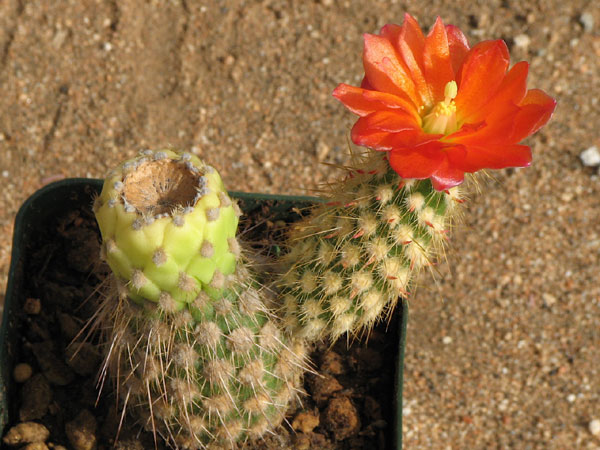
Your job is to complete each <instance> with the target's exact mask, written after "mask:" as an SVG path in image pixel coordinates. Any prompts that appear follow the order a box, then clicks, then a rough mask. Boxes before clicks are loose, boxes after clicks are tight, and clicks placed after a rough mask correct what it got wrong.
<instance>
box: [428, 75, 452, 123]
mask: <svg viewBox="0 0 600 450" xmlns="http://www.w3.org/2000/svg"><path fill="white" fill-rule="evenodd" d="M457 92H458V86H457V85H456V81H454V80H453V81H450V82H448V83H446V87H445V88H444V97H445V98H444V101H443V102H439V103H438V104H437V105H435V106H434V107H433V108H432V109H431V110H430V111H429V113H428V114H427V115H426V116H425V117H423V131H425V132H426V133H430V134H443V135H448V134H451V133H454V132H455V131H456V130H458V124H457V123H456V104H455V103H454V97H456V94H457Z"/></svg>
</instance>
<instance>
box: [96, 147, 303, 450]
mask: <svg viewBox="0 0 600 450" xmlns="http://www.w3.org/2000/svg"><path fill="white" fill-rule="evenodd" d="M95 213H96V218H97V220H98V223H99V226H100V230H101V234H102V239H103V244H102V245H103V255H104V258H105V259H106V261H107V263H108V264H109V266H110V267H111V269H112V271H113V275H114V276H113V281H114V285H115V289H113V291H112V293H111V294H109V295H108V296H107V298H106V299H105V301H104V303H103V305H102V306H101V310H100V312H99V314H98V317H99V326H100V327H101V329H102V330H103V331H104V333H105V336H106V341H105V342H106V355H107V356H106V363H105V366H104V372H105V375H108V376H110V377H111V378H112V379H113V380H114V381H115V383H116V389H117V392H118V394H119V397H120V398H121V399H122V402H123V404H124V405H125V407H126V410H129V411H132V412H133V413H134V415H135V416H136V417H137V419H138V420H139V421H140V422H141V424H142V425H143V426H144V427H146V428H147V429H149V430H152V431H153V432H154V433H155V435H161V436H162V437H163V438H164V439H165V440H166V441H167V442H168V443H169V444H170V445H171V446H173V447H175V448H182V449H201V448H202V449H203V448H212V446H218V447H219V448H221V447H226V448H228V447H232V446H234V445H235V443H236V442H239V441H243V440H245V439H248V438H255V437H259V436H262V435H263V434H264V433H266V432H268V431H269V430H272V429H273V428H274V427H276V426H277V425H278V424H279V423H280V422H281V420H282V419H283V417H284V413H285V410H286V409H287V407H288V405H289V403H290V402H291V401H292V400H294V399H295V398H296V397H297V393H298V386H299V383H300V377H301V374H302V372H303V367H304V363H303V359H304V357H305V349H304V347H303V344H302V343H301V342H295V341H291V340H289V339H287V338H286V337H285V336H284V335H282V333H281V331H280V325H279V323H278V322H277V321H276V320H275V319H274V317H273V316H272V315H271V314H270V313H269V312H268V311H267V309H266V307H265V302H264V295H265V294H264V290H262V289H261V288H260V287H259V285H258V284H257V282H256V281H255V279H256V277H255V276H253V274H252V273H251V272H250V270H249V268H248V267H247V264H246V263H245V262H244V261H243V259H242V257H241V255H240V252H241V250H240V245H239V244H238V242H237V240H236V238H235V233H236V228H237V223H238V216H239V214H240V212H239V209H238V208H237V205H236V204H235V202H234V201H232V200H231V198H230V197H229V195H228V194H227V192H226V191H225V188H224V187H223V183H222V181H221V178H220V176H219V174H218V173H217V171H216V170H215V169H213V168H212V167H210V166H208V165H206V164H204V163H203V162H202V161H200V160H199V159H198V158H196V157H195V156H193V155H190V154H187V153H176V152H173V151H169V150H165V151H159V152H153V151H146V152H143V153H142V154H141V155H140V156H138V157H137V158H135V159H133V160H130V161H127V162H125V163H123V164H121V165H120V166H119V167H118V168H117V169H115V170H114V171H113V172H111V173H110V174H109V176H108V177H107V179H106V181H105V183H104V188H103V190H102V193H101V195H100V196H99V197H98V198H97V200H96V203H95ZM124 410H125V409H124Z"/></svg>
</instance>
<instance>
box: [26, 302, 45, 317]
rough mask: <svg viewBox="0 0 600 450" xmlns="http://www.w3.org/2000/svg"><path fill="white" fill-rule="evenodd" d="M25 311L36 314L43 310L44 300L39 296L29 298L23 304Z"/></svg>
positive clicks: (32, 314)
mask: <svg viewBox="0 0 600 450" xmlns="http://www.w3.org/2000/svg"><path fill="white" fill-rule="evenodd" d="M23 311H25V314H29V315H31V316H36V315H38V314H39V313H40V312H41V311H42V302H41V301H40V299H39V298H28V299H26V300H25V304H24V305H23Z"/></svg>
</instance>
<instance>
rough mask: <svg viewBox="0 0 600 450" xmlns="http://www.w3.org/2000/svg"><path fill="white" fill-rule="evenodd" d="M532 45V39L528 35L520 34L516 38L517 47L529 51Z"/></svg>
mask: <svg viewBox="0 0 600 450" xmlns="http://www.w3.org/2000/svg"><path fill="white" fill-rule="evenodd" d="M530 43H531V38H530V37H529V36H527V35H526V34H519V35H517V36H515V45H516V46H517V47H519V48H523V49H527V47H529V44H530Z"/></svg>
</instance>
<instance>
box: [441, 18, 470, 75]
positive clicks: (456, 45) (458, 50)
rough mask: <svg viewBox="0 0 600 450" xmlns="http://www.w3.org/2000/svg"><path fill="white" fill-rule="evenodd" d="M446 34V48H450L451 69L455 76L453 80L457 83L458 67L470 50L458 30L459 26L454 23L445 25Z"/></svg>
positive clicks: (465, 39) (463, 36)
mask: <svg viewBox="0 0 600 450" xmlns="http://www.w3.org/2000/svg"><path fill="white" fill-rule="evenodd" d="M446 36H447V38H448V48H449V49H450V62H451V63H452V70H453V71H454V74H455V76H456V78H455V80H456V82H457V83H458V82H459V75H460V68H461V67H462V65H463V63H464V61H465V58H466V57H467V54H468V53H469V50H470V47H469V43H468V42H467V38H466V37H465V35H464V34H463V32H462V31H460V28H458V27H456V26H454V25H446Z"/></svg>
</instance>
